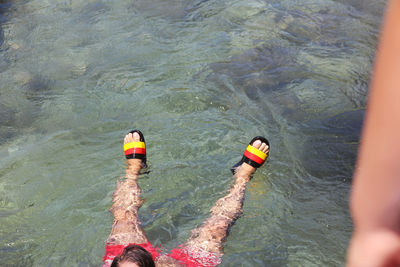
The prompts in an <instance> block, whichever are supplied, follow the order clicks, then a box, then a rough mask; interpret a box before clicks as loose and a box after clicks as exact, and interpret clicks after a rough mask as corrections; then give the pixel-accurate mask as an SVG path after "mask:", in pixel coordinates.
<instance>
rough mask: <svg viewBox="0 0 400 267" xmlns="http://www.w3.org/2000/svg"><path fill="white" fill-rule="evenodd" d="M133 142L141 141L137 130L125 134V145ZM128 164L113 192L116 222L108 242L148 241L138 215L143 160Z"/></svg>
mask: <svg viewBox="0 0 400 267" xmlns="http://www.w3.org/2000/svg"><path fill="white" fill-rule="evenodd" d="M132 142H140V135H139V134H138V133H137V132H134V133H129V134H127V135H126V136H125V138H124V145H126V144H128V143H132ZM127 164H128V166H127V169H126V174H125V179H123V180H121V181H118V182H117V188H116V190H115V192H114V194H113V205H112V206H111V209H110V211H111V212H112V214H113V215H114V223H113V226H112V230H111V234H110V236H109V237H108V239H107V243H108V244H129V243H136V244H144V243H148V239H147V237H146V235H145V233H144V231H143V229H142V228H141V226H140V220H139V217H138V210H139V208H140V207H141V206H142V204H143V200H142V199H141V198H140V193H141V189H140V187H139V185H138V183H137V179H138V176H139V171H140V169H141V168H142V167H143V164H142V160H141V159H137V158H133V159H127Z"/></svg>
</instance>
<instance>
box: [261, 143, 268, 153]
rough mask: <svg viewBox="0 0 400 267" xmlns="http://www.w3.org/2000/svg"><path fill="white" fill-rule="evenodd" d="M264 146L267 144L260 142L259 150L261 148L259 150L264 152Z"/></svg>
mask: <svg viewBox="0 0 400 267" xmlns="http://www.w3.org/2000/svg"><path fill="white" fill-rule="evenodd" d="M266 146H267V144H266V143H262V144H261V146H260V148H259V150H261V151H263V152H264V150H265V147H266Z"/></svg>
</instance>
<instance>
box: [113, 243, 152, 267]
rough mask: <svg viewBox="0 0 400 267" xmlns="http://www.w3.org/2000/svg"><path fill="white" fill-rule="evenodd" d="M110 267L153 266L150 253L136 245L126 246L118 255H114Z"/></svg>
mask: <svg viewBox="0 0 400 267" xmlns="http://www.w3.org/2000/svg"><path fill="white" fill-rule="evenodd" d="M111 267H155V264H154V261H153V258H152V257H151V254H150V253H149V252H148V251H147V250H145V249H144V248H142V247H141V246H137V245H130V246H127V247H126V248H125V249H124V251H123V252H122V254H121V255H120V256H116V257H115V258H114V260H113V262H112V263H111Z"/></svg>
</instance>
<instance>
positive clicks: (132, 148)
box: [124, 142, 146, 158]
mask: <svg viewBox="0 0 400 267" xmlns="http://www.w3.org/2000/svg"><path fill="white" fill-rule="evenodd" d="M124 152H125V156H127V155H131V154H133V155H134V156H135V155H136V154H142V155H146V144H145V143H144V142H130V143H127V144H125V145H124ZM134 158H135V157H134Z"/></svg>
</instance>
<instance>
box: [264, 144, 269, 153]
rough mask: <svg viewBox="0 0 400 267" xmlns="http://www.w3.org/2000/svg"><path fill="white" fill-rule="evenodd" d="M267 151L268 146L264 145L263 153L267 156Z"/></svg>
mask: <svg viewBox="0 0 400 267" xmlns="http://www.w3.org/2000/svg"><path fill="white" fill-rule="evenodd" d="M268 151H269V146H268V145H267V144H265V148H264V150H263V152H264V153H265V154H268Z"/></svg>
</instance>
